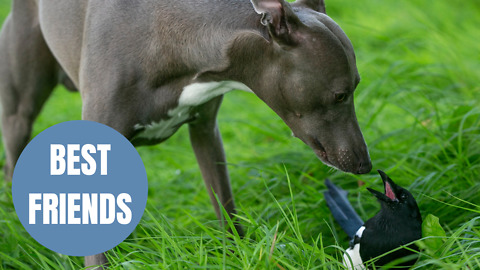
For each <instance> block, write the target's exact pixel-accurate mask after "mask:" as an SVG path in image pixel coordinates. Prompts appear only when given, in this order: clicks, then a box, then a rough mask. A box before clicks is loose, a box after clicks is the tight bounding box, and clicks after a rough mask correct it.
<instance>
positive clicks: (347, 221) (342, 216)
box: [323, 179, 363, 239]
mask: <svg viewBox="0 0 480 270" xmlns="http://www.w3.org/2000/svg"><path fill="white" fill-rule="evenodd" d="M325 185H326V186H327V188H328V190H327V191H325V192H324V193H323V195H324V196H325V201H326V202H327V206H328V208H330V212H332V215H333V217H334V218H335V220H336V221H337V222H338V224H340V227H342V229H343V230H344V231H345V233H347V235H348V236H349V237H350V238H351V239H353V238H354V237H355V233H356V232H357V230H358V229H359V228H360V227H362V226H363V221H362V219H361V218H360V217H359V216H358V214H357V212H355V209H353V207H352V205H351V204H350V202H349V201H348V199H347V194H348V192H347V191H345V190H343V189H341V188H339V187H337V186H335V185H334V184H333V183H332V182H331V181H330V180H328V179H325Z"/></svg>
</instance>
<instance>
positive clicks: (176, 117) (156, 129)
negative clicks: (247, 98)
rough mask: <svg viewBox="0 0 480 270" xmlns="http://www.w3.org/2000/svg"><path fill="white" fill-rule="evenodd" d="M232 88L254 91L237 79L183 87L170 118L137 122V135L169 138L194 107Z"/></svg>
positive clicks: (169, 113)
mask: <svg viewBox="0 0 480 270" xmlns="http://www.w3.org/2000/svg"><path fill="white" fill-rule="evenodd" d="M232 90H242V91H246V92H252V90H250V88H248V87H247V86H246V85H244V84H243V83H240V82H235V81H221V82H206V83H192V84H189V85H187V86H185V87H184V88H183V91H182V93H181V94H180V98H179V99H178V106H177V107H176V108H174V109H171V110H169V111H168V117H169V118H168V119H165V120H160V121H159V122H152V123H150V124H146V125H142V124H136V125H135V126H134V129H135V130H142V131H141V132H140V133H138V134H137V135H136V136H135V137H136V138H143V139H152V140H159V139H165V138H168V137H170V136H172V135H173V134H174V133H175V132H176V131H177V129H178V127H179V126H180V125H181V124H183V123H185V121H187V120H188V119H189V118H190V117H191V115H190V111H191V109H192V108H193V107H196V106H198V105H201V104H204V103H205V102H207V101H209V100H211V99H212V98H214V97H218V96H220V95H223V94H225V93H227V92H230V91H232Z"/></svg>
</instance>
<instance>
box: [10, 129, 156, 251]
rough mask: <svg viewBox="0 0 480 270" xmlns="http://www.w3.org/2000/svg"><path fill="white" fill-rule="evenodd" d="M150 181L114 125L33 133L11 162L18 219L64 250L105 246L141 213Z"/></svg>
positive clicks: (39, 237) (34, 233)
mask: <svg viewBox="0 0 480 270" xmlns="http://www.w3.org/2000/svg"><path fill="white" fill-rule="evenodd" d="M147 195H148V181H147V175H146V172H145V167H144V165H143V162H142V160H141V158H140V156H139V154H138V152H137V150H136V149H135V148H134V147H133V145H132V144H131V143H130V142H129V141H128V140H127V139H126V138H125V137H124V136H123V135H121V134H120V133H118V132H117V131H115V130H114V129H112V128H110V127H108V126H105V125H103V124H99V123H96V122H92V121H69V122H64V123H61V124H58V125H55V126H52V127H50V128H48V129H46V130H45V131H43V132H42V133H40V134H39V135H38V136H36V137H35V138H34V139H33V140H32V141H31V142H30V143H29V144H28V145H27V147H26V148H25V149H24V151H23V152H22V154H21V155H20V158H19V159H18V161H17V165H16V166H15V171H14V173H13V179H12V196H13V203H14V206H15V210H16V212H17V215H18V217H19V219H20V222H21V223H22V225H23V226H24V227H25V229H26V230H27V231H28V233H29V234H30V235H31V236H32V237H33V238H34V239H35V240H37V241H38V242H39V243H40V244H42V245H43V246H45V247H47V248H49V249H51V250H53V251H55V252H58V253H62V254H65V255H71V256H88V255H94V254H98V253H101V252H105V251H107V250H109V249H111V248H113V247H115V246H116V245H118V244H119V243H121V242H122V241H123V240H125V238H127V237H128V236H129V235H130V233H132V231H133V230H134V229H135V227H136V226H137V224H138V223H139V222H140V219H141V218H142V215H143V212H144V210H145V205H146V203H147Z"/></svg>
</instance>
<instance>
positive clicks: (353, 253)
mask: <svg viewBox="0 0 480 270" xmlns="http://www.w3.org/2000/svg"><path fill="white" fill-rule="evenodd" d="M343 265H345V266H346V267H347V269H352V270H363V269H365V266H364V265H363V261H362V257H360V244H356V245H355V246H354V247H353V249H352V248H348V249H347V250H346V253H345V254H344V255H343Z"/></svg>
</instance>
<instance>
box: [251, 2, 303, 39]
mask: <svg viewBox="0 0 480 270" xmlns="http://www.w3.org/2000/svg"><path fill="white" fill-rule="evenodd" d="M250 1H251V2H252V5H253V8H254V9H255V11H256V12H257V13H258V14H262V24H263V25H265V26H267V27H268V29H269V31H270V35H271V36H272V37H273V38H274V39H275V40H277V41H281V42H283V43H286V44H293V43H294V40H293V37H292V33H293V31H294V30H295V29H296V28H297V26H298V25H299V24H301V22H300V20H299V19H298V17H297V15H295V13H294V12H293V10H292V8H291V6H290V4H289V3H287V2H285V1H284V0H250Z"/></svg>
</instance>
